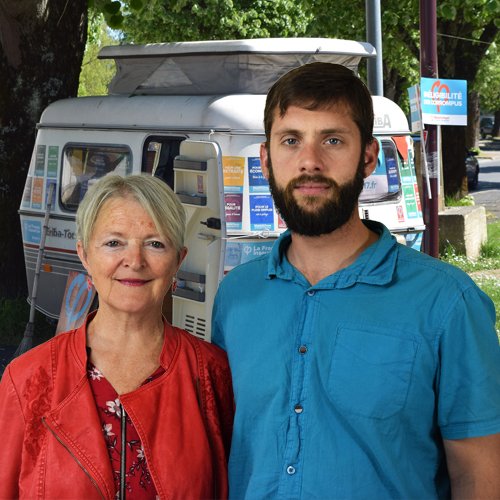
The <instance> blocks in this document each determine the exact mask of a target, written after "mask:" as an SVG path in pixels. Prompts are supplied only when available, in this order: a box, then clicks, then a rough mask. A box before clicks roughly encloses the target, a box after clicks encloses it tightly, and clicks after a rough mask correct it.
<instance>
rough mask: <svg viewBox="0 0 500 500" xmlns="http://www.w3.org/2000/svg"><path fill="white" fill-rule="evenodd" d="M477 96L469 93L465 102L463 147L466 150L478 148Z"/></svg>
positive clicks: (474, 92) (471, 92) (474, 93)
mask: <svg viewBox="0 0 500 500" xmlns="http://www.w3.org/2000/svg"><path fill="white" fill-rule="evenodd" d="M479 114H480V111H479V94H478V93H477V92H476V91H474V90H473V91H470V92H469V96H468V102H467V129H466V138H465V146H466V147H467V149H472V148H479Z"/></svg>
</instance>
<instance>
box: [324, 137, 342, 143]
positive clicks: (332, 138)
mask: <svg viewBox="0 0 500 500" xmlns="http://www.w3.org/2000/svg"><path fill="white" fill-rule="evenodd" d="M326 142H327V143H328V144H340V139H337V138H336V137H330V138H328V139H327V140H326Z"/></svg>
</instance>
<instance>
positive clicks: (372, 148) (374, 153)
mask: <svg viewBox="0 0 500 500" xmlns="http://www.w3.org/2000/svg"><path fill="white" fill-rule="evenodd" d="M379 148H380V146H379V143H378V141H377V139H373V140H372V141H371V142H369V143H368V144H367V145H366V146H365V154H364V160H365V179H366V178H367V177H369V176H370V175H371V174H372V173H373V171H374V170H375V168H376V166H377V160H378V152H379Z"/></svg>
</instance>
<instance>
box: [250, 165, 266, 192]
mask: <svg viewBox="0 0 500 500" xmlns="http://www.w3.org/2000/svg"><path fill="white" fill-rule="evenodd" d="M248 187H249V191H250V192H251V193H269V184H268V183H267V179H266V178H265V177H264V174H263V173H262V169H261V168H260V158H255V157H249V158H248Z"/></svg>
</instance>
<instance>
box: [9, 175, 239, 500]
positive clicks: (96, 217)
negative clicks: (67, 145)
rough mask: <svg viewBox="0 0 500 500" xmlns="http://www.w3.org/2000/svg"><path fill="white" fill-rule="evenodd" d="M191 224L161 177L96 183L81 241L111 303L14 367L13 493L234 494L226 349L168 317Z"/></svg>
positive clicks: (103, 300) (80, 218) (82, 212)
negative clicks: (167, 301) (166, 304)
mask: <svg viewBox="0 0 500 500" xmlns="http://www.w3.org/2000/svg"><path fill="white" fill-rule="evenodd" d="M184 231H185V214H184V209H183V207H182V205H181V204H180V203H179V201H178V200H177V197H176V196H175V195H174V194H173V192H172V190H171V189H170V188H169V187H168V186H167V185H166V184H165V183H163V182H162V181H160V180H159V179H157V178H154V177H151V176H145V175H134V176H128V177H120V176H117V175H109V176H106V177H103V178H102V179H101V180H100V181H98V182H97V183H96V184H95V185H94V186H93V187H92V188H91V189H90V190H89V192H88V193H87V195H86V196H85V198H84V199H83V201H82V203H81V204H80V207H79V209H78V212H77V234H78V242H77V252H78V256H79V257H80V259H81V261H82V263H83V266H84V267H85V269H86V271H87V273H88V276H89V279H91V280H92V282H93V284H94V286H95V288H96V290H97V292H98V296H99V308H98V310H97V311H96V312H94V313H92V314H90V315H89V317H88V318H87V320H86V322H85V324H84V325H83V326H81V327H80V328H78V329H77V330H73V331H70V332H66V333H64V334H60V335H58V336H56V337H55V338H53V339H51V340H49V341H48V342H46V343H45V344H42V345H40V346H38V347H36V348H34V349H32V350H31V351H29V352H28V353H26V354H24V355H23V356H21V357H19V358H17V359H15V360H14V361H13V362H12V363H11V364H10V365H9V366H8V367H7V369H6V370H5V373H4V375H3V378H2V381H1V384H0V436H1V438H2V445H1V446H0V498H18V497H20V498H81V499H83V498H85V499H90V498H109V499H111V498H125V496H128V497H129V498H133V499H139V498H153V499H154V498H179V499H188V498H193V499H202V498H224V497H226V496H227V480H226V472H227V471H226V464H227V456H228V449H229V441H230V435H231V426H232V417H233V396H232V389H231V383H230V372H229V368H228V364H227V360H226V357H225V354H224V353H223V351H221V350H219V349H218V348H217V347H215V346H213V345H211V344H209V343H207V342H204V341H202V340H199V339H196V338H195V337H193V336H192V335H190V334H189V333H187V332H185V331H183V330H180V329H178V328H175V327H173V326H171V325H170V324H169V323H167V322H166V320H165V319H164V318H163V317H162V303H163V298H164V297H165V295H166V293H167V292H168V290H169V288H170V287H171V285H172V282H173V280H174V276H175V273H176V272H177V270H178V269H179V266H180V265H181V263H182V261H183V259H184V257H185V256H186V252H187V251H186V248H185V247H184Z"/></svg>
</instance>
